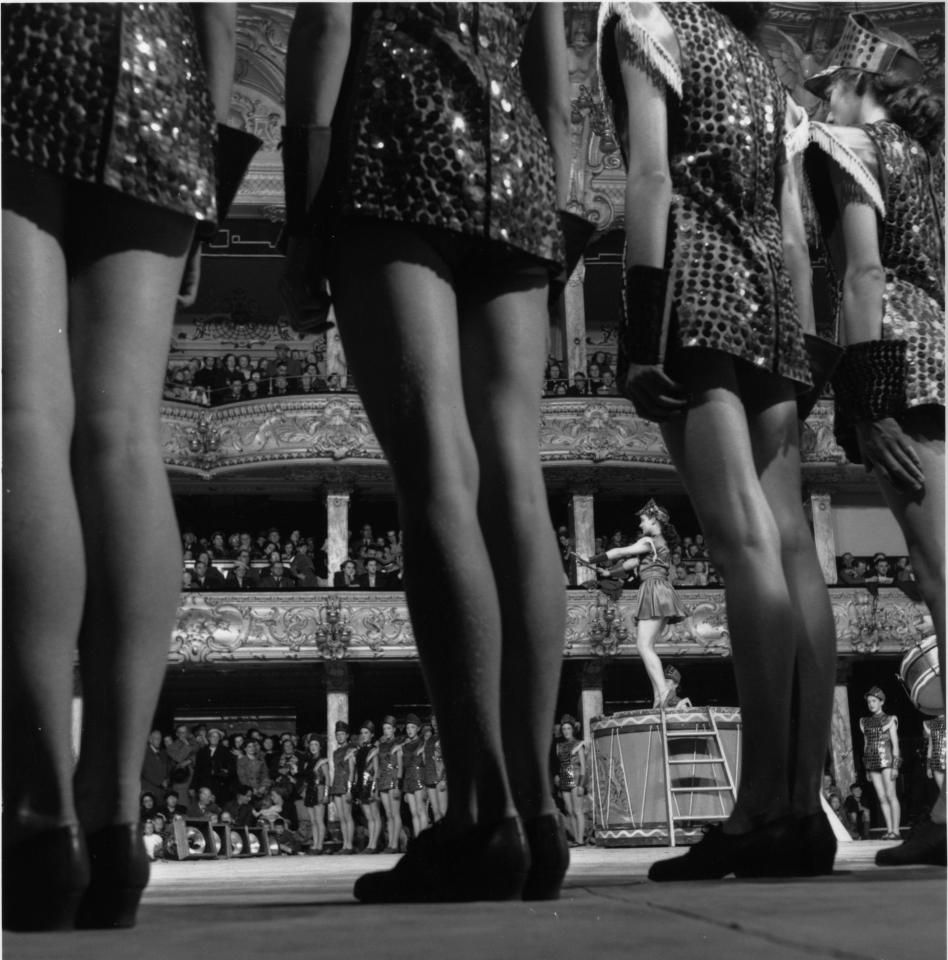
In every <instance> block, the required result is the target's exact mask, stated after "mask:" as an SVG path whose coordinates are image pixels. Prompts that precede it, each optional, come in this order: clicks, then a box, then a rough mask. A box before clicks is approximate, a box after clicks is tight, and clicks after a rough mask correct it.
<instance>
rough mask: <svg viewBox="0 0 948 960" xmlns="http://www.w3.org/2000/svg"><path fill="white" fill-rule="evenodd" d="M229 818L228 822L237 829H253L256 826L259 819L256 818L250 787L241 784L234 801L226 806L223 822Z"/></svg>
mask: <svg viewBox="0 0 948 960" xmlns="http://www.w3.org/2000/svg"><path fill="white" fill-rule="evenodd" d="M225 817H227V818H229V819H228V822H229V823H231V824H233V826H235V827H252V826H254V825H255V824H256V822H257V818H256V817H255V816H254V809H253V791H252V790H251V789H250V787H248V786H244V785H243V784H241V785H240V786H239V787H237V792H236V793H235V794H234V798H233V800H230V801H228V802H227V803H226V804H224V809H223V811H222V812H221V820H224V818H225Z"/></svg>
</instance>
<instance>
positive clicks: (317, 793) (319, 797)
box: [300, 753, 329, 807]
mask: <svg viewBox="0 0 948 960" xmlns="http://www.w3.org/2000/svg"><path fill="white" fill-rule="evenodd" d="M327 766H328V764H327V762H326V760H325V758H323V757H314V756H313V755H312V754H311V753H307V754H306V756H305V757H304V758H303V763H302V765H301V768H300V772H301V773H302V776H303V806H304V807H315V806H317V805H318V804H321V803H325V802H326V800H327V799H328V796H327V794H328V792H329V791H328V787H327V784H326V767H327Z"/></svg>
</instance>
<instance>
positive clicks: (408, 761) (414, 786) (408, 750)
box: [402, 737, 425, 793]
mask: <svg viewBox="0 0 948 960" xmlns="http://www.w3.org/2000/svg"><path fill="white" fill-rule="evenodd" d="M402 759H403V763H404V766H403V771H404V772H403V776H402V789H403V790H404V791H405V793H414V792H415V791H416V790H424V788H425V743H424V741H423V740H421V739H419V738H417V737H416V738H415V739H414V740H406V741H405V742H404V743H403V744H402Z"/></svg>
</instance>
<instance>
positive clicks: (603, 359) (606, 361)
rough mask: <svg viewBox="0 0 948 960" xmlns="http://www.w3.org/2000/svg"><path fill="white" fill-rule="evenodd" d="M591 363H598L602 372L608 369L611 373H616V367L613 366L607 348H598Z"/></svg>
mask: <svg viewBox="0 0 948 960" xmlns="http://www.w3.org/2000/svg"><path fill="white" fill-rule="evenodd" d="M590 363H594V364H596V366H597V367H599V371H600V373H605V372H606V371H607V370H608V371H609V373H611V374H613V375H615V369H614V368H613V364H612V361H611V360H610V358H609V354H608V353H606V351H605V350H597V351H596V352H595V353H594V354H593V355H592V359H591V360H590Z"/></svg>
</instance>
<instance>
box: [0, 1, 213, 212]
mask: <svg viewBox="0 0 948 960" xmlns="http://www.w3.org/2000/svg"><path fill="white" fill-rule="evenodd" d="M2 64H3V66H2V70H3V156H4V159H8V158H17V159H19V160H23V161H26V162H28V163H30V164H33V165H35V166H38V167H41V168H43V169H44V170H46V171H48V172H49V173H53V174H56V175H58V176H61V177H65V178H66V179H69V180H77V181H80V182H82V183H90V184H99V185H102V186H106V187H111V188H113V189H115V190H119V191H121V192H122V193H124V194H126V195H128V196H130V197H134V198H135V199H138V200H143V201H145V202H146V203H150V204H153V205H155V206H158V207H162V208H164V209H167V210H172V211H174V212H177V213H183V214H187V215H188V216H192V217H195V218H196V219H199V220H213V219H215V218H216V216H217V210H216V201H215V196H214V160H213V153H212V151H213V144H214V130H215V126H214V110H213V106H212V104H211V98H210V93H209V90H208V84H207V77H206V75H205V70H204V65H203V63H202V60H201V55H200V52H199V49H198V45H197V34H196V29H195V24H194V20H193V18H192V15H191V10H190V4H186V3H180V4H179V3H141V4H139V3H126V4H111V3H42V4H4V8H3V47H2Z"/></svg>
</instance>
